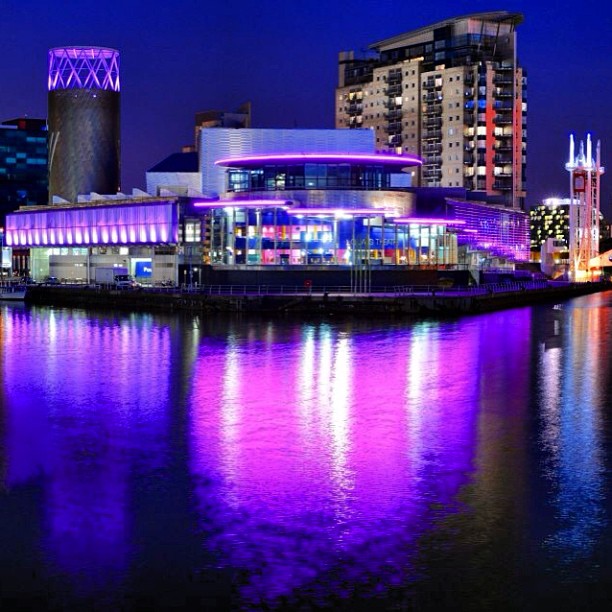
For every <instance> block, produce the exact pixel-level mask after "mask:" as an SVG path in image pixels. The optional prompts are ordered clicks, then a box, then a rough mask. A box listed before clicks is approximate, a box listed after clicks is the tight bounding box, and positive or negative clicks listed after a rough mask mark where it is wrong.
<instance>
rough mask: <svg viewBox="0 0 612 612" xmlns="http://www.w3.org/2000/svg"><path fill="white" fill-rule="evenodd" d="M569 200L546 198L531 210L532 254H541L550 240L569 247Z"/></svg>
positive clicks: (530, 233) (530, 234)
mask: <svg viewBox="0 0 612 612" xmlns="http://www.w3.org/2000/svg"><path fill="white" fill-rule="evenodd" d="M569 207H570V199H569V198H546V199H544V200H543V202H542V204H538V205H537V206H532V207H531V208H530V210H529V227H530V232H529V243H530V247H531V250H532V252H537V253H538V254H539V252H540V247H541V246H542V244H544V243H545V242H546V240H547V239H548V238H553V239H555V240H556V241H561V242H563V243H564V244H565V246H566V248H568V247H569Z"/></svg>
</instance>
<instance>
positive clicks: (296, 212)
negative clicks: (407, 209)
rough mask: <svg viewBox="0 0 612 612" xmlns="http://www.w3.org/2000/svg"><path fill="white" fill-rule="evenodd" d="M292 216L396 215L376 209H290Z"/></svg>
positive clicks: (386, 210)
mask: <svg viewBox="0 0 612 612" xmlns="http://www.w3.org/2000/svg"><path fill="white" fill-rule="evenodd" d="M288 212H289V213H290V214H292V215H371V216H373V217H377V216H380V215H384V216H386V217H393V216H395V215H396V214H397V212H396V211H395V210H390V209H388V208H387V209H377V208H290V209H289V211H288Z"/></svg>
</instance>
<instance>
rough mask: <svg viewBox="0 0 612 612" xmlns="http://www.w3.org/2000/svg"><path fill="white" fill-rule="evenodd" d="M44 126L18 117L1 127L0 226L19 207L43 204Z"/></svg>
mask: <svg viewBox="0 0 612 612" xmlns="http://www.w3.org/2000/svg"><path fill="white" fill-rule="evenodd" d="M47 199H48V195H47V122H46V121H45V120H44V119H32V118H29V117H19V118H17V119H12V120H9V121H3V122H2V124H1V125H0V226H4V219H5V216H6V214H7V213H9V212H12V211H14V210H17V209H18V208H19V207H20V206H31V205H35V204H46V203H47Z"/></svg>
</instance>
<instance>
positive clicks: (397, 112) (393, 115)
mask: <svg viewBox="0 0 612 612" xmlns="http://www.w3.org/2000/svg"><path fill="white" fill-rule="evenodd" d="M401 118H402V109H401V108H395V109H393V110H390V111H389V112H388V113H385V119H386V120H387V121H388V122H389V123H391V122H395V121H399V120H401Z"/></svg>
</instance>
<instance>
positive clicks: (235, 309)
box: [27, 281, 612, 316]
mask: <svg viewBox="0 0 612 612" xmlns="http://www.w3.org/2000/svg"><path fill="white" fill-rule="evenodd" d="M607 289H612V285H610V284H609V283H576V284H573V283H560V282H551V281H548V282H547V281H529V282H521V283H519V282H506V283H495V284H487V285H480V286H474V287H440V286H432V285H429V286H418V285H414V286H395V287H377V288H372V289H370V290H369V291H359V290H358V288H356V287H342V286H338V287H333V286H325V287H314V286H301V287H300V286H286V285H279V286H267V285H209V286H200V287H196V286H185V287H150V288H136V289H107V288H104V287H101V286H94V285H91V286H88V285H80V286H78V285H60V286H57V285H55V286H33V287H30V288H29V289H28V295H27V301H28V302H30V303H34V304H46V305H58V306H68V307H70V306H74V307H90V308H121V309H129V310H157V311H159V310H188V311H193V312H207V313H214V312H217V313H261V314H277V315H278V314H283V313H284V314H291V313H295V314H302V315H305V316H306V315H313V314H317V315H321V314H330V315H338V316H342V315H349V316H377V315H381V316H387V315H411V314H412V315H447V316H448V315H450V316H452V315H455V314H462V313H477V312H485V311H490V310H498V309H501V308H511V307H515V306H522V305H528V304H534V303H538V302H546V301H552V302H559V301H563V300H565V299H569V298H572V297H576V296H579V295H585V294H588V293H594V292H598V291H603V290H607Z"/></svg>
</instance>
